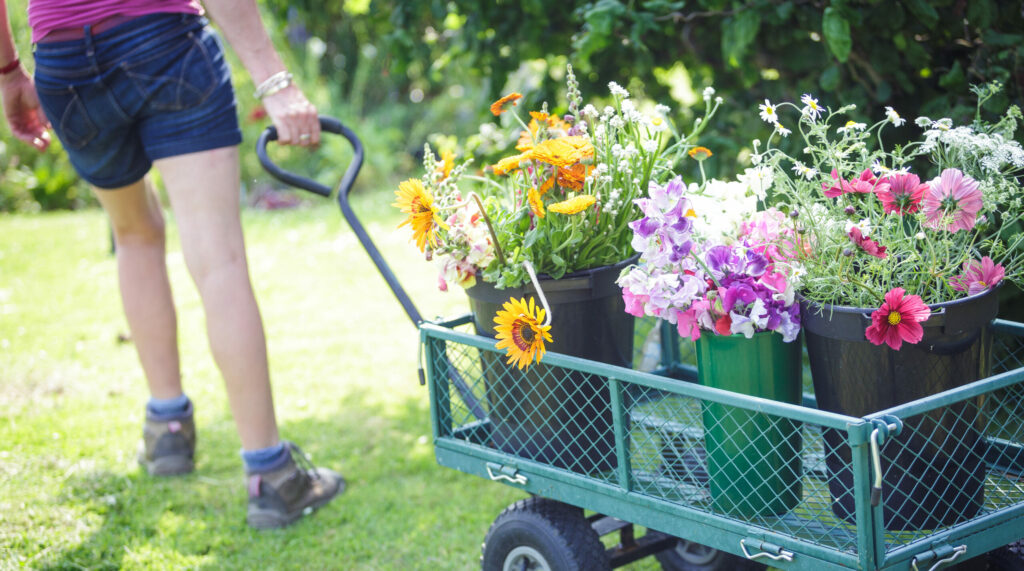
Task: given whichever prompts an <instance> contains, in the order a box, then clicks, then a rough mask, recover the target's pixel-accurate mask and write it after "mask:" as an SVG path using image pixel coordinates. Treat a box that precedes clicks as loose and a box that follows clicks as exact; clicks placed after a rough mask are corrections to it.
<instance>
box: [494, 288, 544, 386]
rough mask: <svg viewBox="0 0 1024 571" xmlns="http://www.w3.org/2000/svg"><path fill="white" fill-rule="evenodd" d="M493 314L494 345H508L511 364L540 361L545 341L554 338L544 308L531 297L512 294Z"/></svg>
mask: <svg viewBox="0 0 1024 571" xmlns="http://www.w3.org/2000/svg"><path fill="white" fill-rule="evenodd" d="M502 307H503V309H502V310H500V311H498V313H497V315H495V316H494V323H495V325H496V327H495V328H494V331H495V338H496V339H497V340H498V342H497V343H496V344H495V347H496V348H498V349H505V354H506V355H508V361H506V362H507V363H509V364H512V363H513V362H514V363H515V364H516V365H517V366H518V367H519V368H520V369H524V368H526V366H527V365H529V364H530V363H531V362H537V363H539V362H540V359H541V357H543V356H544V341H548V342H550V341H551V333H550V332H549V331H550V330H551V326H550V325H542V323H543V322H544V310H543V309H541V308H539V307H537V306H536V304H535V303H534V301H533V298H532V297H531V298H530V301H529V303H527V301H526V298H523V299H515V298H510V299H509V300H508V301H506V302H505V304H504V305H503V306H502Z"/></svg>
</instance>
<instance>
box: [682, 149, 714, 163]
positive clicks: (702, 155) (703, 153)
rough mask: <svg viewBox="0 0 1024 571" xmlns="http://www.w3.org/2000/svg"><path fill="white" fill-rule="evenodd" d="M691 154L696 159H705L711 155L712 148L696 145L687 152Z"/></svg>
mask: <svg viewBox="0 0 1024 571" xmlns="http://www.w3.org/2000/svg"><path fill="white" fill-rule="evenodd" d="M686 154H688V155H690V158H691V159H693V160H695V161H703V160H704V159H706V158H708V157H710V156H711V154H712V153H711V149H709V148H707V147H694V148H692V149H690V150H689V151H687V152H686Z"/></svg>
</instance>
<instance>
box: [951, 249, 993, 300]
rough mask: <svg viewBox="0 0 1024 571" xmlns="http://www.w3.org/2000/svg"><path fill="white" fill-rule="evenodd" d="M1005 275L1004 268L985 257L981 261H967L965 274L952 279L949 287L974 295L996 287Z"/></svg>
mask: <svg viewBox="0 0 1024 571" xmlns="http://www.w3.org/2000/svg"><path fill="white" fill-rule="evenodd" d="M1005 275H1006V271H1005V270H1004V269H1003V266H1000V265H999V264H997V263H995V262H993V261H992V258H990V257H988V256H985V257H984V258H982V259H981V261H978V260H967V261H966V262H964V273H962V274H960V275H958V276H956V277H953V278H950V279H949V285H951V286H953V289H955V290H957V291H966V292H967V295H974V294H978V293H981V292H983V291H988V289H989V288H993V287H996V285H997V284H999V282H1001V281H1002V280H1003V276H1005Z"/></svg>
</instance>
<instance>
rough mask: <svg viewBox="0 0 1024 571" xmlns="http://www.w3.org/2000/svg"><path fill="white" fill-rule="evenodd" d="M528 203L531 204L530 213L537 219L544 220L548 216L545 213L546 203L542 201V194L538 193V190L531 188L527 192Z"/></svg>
mask: <svg viewBox="0 0 1024 571" xmlns="http://www.w3.org/2000/svg"><path fill="white" fill-rule="evenodd" d="M526 201H527V202H528V203H529V204H530V212H533V215H534V216H536V217H537V218H544V215H545V214H546V213H545V212H544V201H543V200H541V199H540V193H538V192H537V189H536V188H532V187H531V188H530V190H528V191H526Z"/></svg>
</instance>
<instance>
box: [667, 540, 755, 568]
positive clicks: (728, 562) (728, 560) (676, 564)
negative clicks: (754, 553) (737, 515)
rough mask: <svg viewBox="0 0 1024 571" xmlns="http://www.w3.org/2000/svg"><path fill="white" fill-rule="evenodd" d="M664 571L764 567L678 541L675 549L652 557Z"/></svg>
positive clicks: (740, 558) (743, 558)
mask: <svg viewBox="0 0 1024 571" xmlns="http://www.w3.org/2000/svg"><path fill="white" fill-rule="evenodd" d="M654 556H655V557H656V558H657V559H658V563H661V568H662V569H664V570H665V571H734V570H735V571H758V570H761V569H766V567H765V566H764V565H763V564H761V563H758V562H757V561H751V560H749V559H747V558H745V557H738V556H736V555H733V554H732V553H728V552H726V551H719V550H717V549H713V548H711V547H708V546H707V545H701V544H700V543H694V542H692V541H687V540H685V539H680V540H679V541H678V542H677V543H676V545H675V547H673V548H670V549H666V550H664V551H659V552H658V553H656V554H655V555H654Z"/></svg>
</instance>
